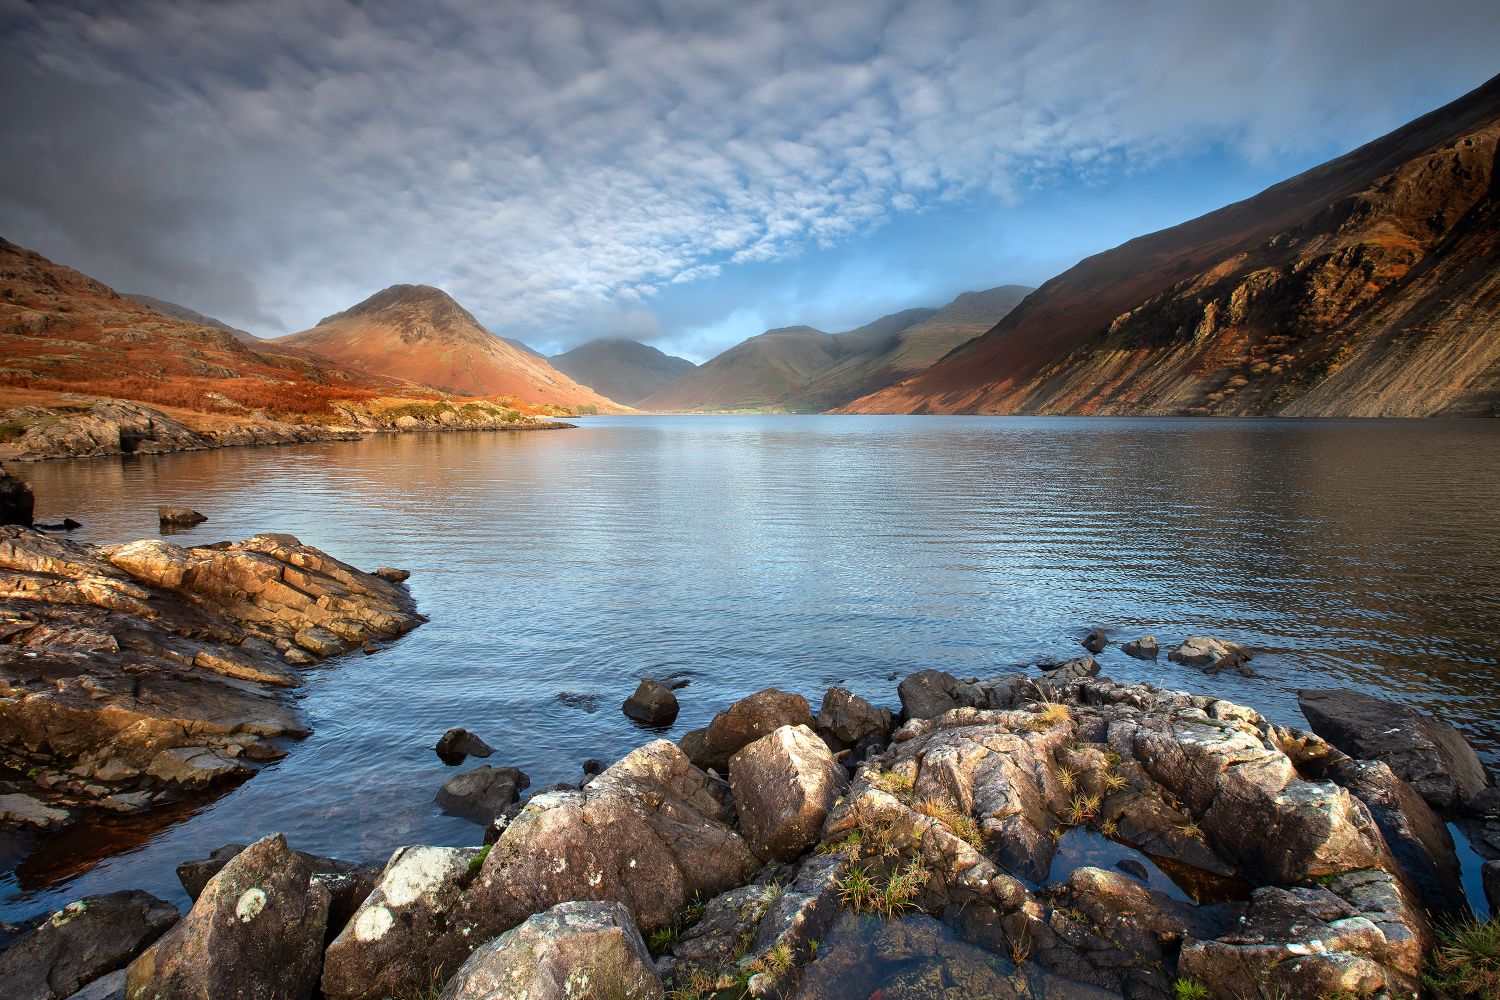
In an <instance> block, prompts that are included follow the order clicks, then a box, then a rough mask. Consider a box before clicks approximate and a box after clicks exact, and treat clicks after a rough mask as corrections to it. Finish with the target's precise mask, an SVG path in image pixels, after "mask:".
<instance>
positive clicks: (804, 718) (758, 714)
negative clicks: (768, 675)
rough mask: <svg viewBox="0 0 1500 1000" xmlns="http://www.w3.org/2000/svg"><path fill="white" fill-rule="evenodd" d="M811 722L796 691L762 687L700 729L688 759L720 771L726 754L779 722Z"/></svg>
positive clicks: (804, 704) (788, 724) (794, 724)
mask: <svg viewBox="0 0 1500 1000" xmlns="http://www.w3.org/2000/svg"><path fill="white" fill-rule="evenodd" d="M812 725H813V717H812V712H811V710H810V709H809V708H808V704H807V699H806V698H804V697H802V696H801V695H800V694H788V693H787V692H785V691H778V690H776V689H775V688H766V689H765V690H764V691H757V692H756V693H755V694H752V695H750V696H749V697H747V698H741V699H740V700H739V701H737V702H735V703H734V704H733V705H731V706H729V707H728V708H726V709H725V710H724V711H722V712H720V713H719V714H718V715H715V716H714V718H713V721H712V722H710V723H709V724H708V728H707V730H706V731H705V732H704V733H703V737H702V741H701V743H700V744H698V745H697V755H696V756H693V757H692V762H693V763H694V764H696V765H698V766H699V767H704V768H708V767H711V768H713V769H714V770H716V771H718V772H719V773H720V774H723V773H724V768H725V767H726V766H727V765H728V764H729V758H730V757H733V756H734V755H735V754H736V753H738V752H739V750H740V748H741V747H743V746H745V745H746V744H748V743H753V742H754V741H756V740H758V739H760V738H761V737H762V736H765V735H767V734H768V733H771V732H774V731H775V730H777V729H780V728H781V727H782V726H807V727H809V728H811V727H812ZM683 744H684V746H686V745H688V738H687V737H686V736H684V737H683Z"/></svg>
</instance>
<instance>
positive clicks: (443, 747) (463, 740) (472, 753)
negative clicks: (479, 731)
mask: <svg viewBox="0 0 1500 1000" xmlns="http://www.w3.org/2000/svg"><path fill="white" fill-rule="evenodd" d="M494 752H495V751H494V750H493V749H491V748H490V745H489V744H488V743H486V742H485V741H484V740H482V739H480V738H479V737H478V736H475V735H474V734H473V733H471V732H469V731H468V730H467V729H450V730H448V731H447V732H446V733H444V734H443V735H442V736H441V737H439V739H438V741H437V754H438V756H439V757H441V758H443V761H444V762H445V763H449V764H453V763H457V762H458V761H461V760H463V759H464V758H465V757H480V758H484V757H488V756H489V755H490V754H492V753H494ZM450 758H452V759H450Z"/></svg>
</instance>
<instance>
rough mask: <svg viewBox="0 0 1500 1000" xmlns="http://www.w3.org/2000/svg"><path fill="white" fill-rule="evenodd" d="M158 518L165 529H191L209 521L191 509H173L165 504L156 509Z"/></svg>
mask: <svg viewBox="0 0 1500 1000" xmlns="http://www.w3.org/2000/svg"><path fill="white" fill-rule="evenodd" d="M156 516H157V519H158V520H160V521H161V523H162V525H163V527H169V528H191V527H192V526H193V525H195V524H202V523H203V522H204V521H207V520H208V518H207V517H204V516H203V515H202V514H200V513H198V512H197V511H196V510H194V509H193V508H191V507H171V506H167V505H165V504H164V505H162V506H160V507H158V508H156Z"/></svg>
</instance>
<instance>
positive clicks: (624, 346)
mask: <svg viewBox="0 0 1500 1000" xmlns="http://www.w3.org/2000/svg"><path fill="white" fill-rule="evenodd" d="M547 360H548V361H549V362H550V363H551V364H552V367H554V368H556V369H557V370H558V371H560V372H562V373H563V374H564V375H567V376H568V377H569V378H571V379H573V380H574V381H576V382H578V383H579V384H580V385H586V386H589V387H590V388H592V389H594V390H595V391H596V392H599V393H601V394H603V395H605V396H608V397H609V398H610V399H613V400H615V401H616V402H619V403H623V404H625V405H626V406H633V405H634V404H636V403H638V402H640V401H641V400H642V399H644V398H645V397H647V396H649V395H651V394H652V393H653V392H656V391H658V390H660V389H662V388H664V387H666V386H667V385H669V384H670V383H672V382H673V381H674V380H676V379H677V378H679V377H681V376H682V375H684V374H686V373H687V372H690V371H692V370H693V369H695V368H697V367H698V366H697V365H695V364H693V363H692V362H691V361H689V360H687V359H686V358H679V357H676V356H675V355H671V354H667V353H665V352H663V351H660V350H658V349H657V348H655V347H652V346H651V345H649V344H643V343H641V342H640V341H637V340H630V339H628V338H625V337H597V338H595V339H593V340H590V341H587V342H586V343H583V344H579V345H578V346H577V347H574V348H573V349H571V350H568V351H564V352H563V353H561V354H555V355H553V356H552V357H550V358H548V359H547Z"/></svg>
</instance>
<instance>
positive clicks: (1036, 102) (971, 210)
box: [0, 0, 1500, 361]
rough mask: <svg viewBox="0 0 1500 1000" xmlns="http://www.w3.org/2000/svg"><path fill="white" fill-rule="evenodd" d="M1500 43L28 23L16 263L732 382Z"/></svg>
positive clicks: (717, 9) (446, 22)
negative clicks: (387, 301) (642, 345)
mask: <svg viewBox="0 0 1500 1000" xmlns="http://www.w3.org/2000/svg"><path fill="white" fill-rule="evenodd" d="M1497 38H1500V4H1497V3H1494V2H1492V0H1474V2H1468V0H1429V2H1426V3H1424V4H1422V5H1421V6H1420V9H1419V8H1417V7H1416V6H1414V5H1412V4H1411V3H1410V2H1409V0H1401V2H1392V0H1359V2H1351V0H1319V2H1315V3H1309V2H1307V0H1260V2H1257V3H1254V4H1247V3H1244V2H1242V0H1233V2H1227V0H1182V2H1171V3H1169V2H1162V0H1133V2H1130V3H1120V2H1118V0H1066V2H1042V0H1030V2H1011V0H993V2H987V3H958V2H947V0H820V2H818V3H806V2H801V0H791V2H756V0H732V2H723V3H716V2H698V0H639V2H637V0H609V2H598V3H593V2H587V3H586V2H574V0H555V2H548V0H529V2H520V3H517V2H511V0H425V2H421V3H413V2H409V0H367V2H360V3H356V2H349V0H297V2H292V0H255V2H237V0H217V2H213V3H209V2H188V0H181V2H167V0H120V2H104V0H101V2H94V3H71V4H69V3H52V2H48V3H31V2H24V0H0V94H3V95H4V96H3V100H0V236H4V237H5V238H7V239H10V240H12V241H14V242H17V243H20V244H21V245H23V246H27V247H29V248H31V249H34V250H37V251H39V252H41V253H43V254H45V255H47V256H48V257H50V258H52V259H53V260H56V261H58V262H60V263H65V264H68V265H71V266H73V267H76V268H78V269H79V270H82V271H84V272H85V273H88V274H90V275H92V276H94V277H96V278H99V279H100V280H102V281H105V282H106V283H108V284H110V285H112V286H114V287H115V288H117V289H119V290H121V291H127V292H141V293H145V294H149V295H154V296H157V297H160V298H164V299H169V300H171V301H174V302H178V303H181V304H183V305H186V306H189V307H191V308H193V309H196V310H198V311H200V312H203V313H206V314H209V315H212V316H215V317H218V318H219V319H222V320H224V321H226V322H228V323H231V324H232V325H234V326H238V327H242V328H244V329H247V330H250V331H251V332H253V333H256V334H259V335H261V336H279V335H282V334H285V333H291V332H295V331H298V330H302V329H306V328H308V327H310V326H312V325H314V324H315V323H316V322H317V321H318V320H319V319H321V318H322V317H324V316H327V315H329V314H331V313H334V312H338V311H340V310H342V309H345V308H347V307H348V306H350V305H353V304H354V303H355V302H357V301H359V300H361V299H363V298H365V297H367V296H368V295H370V294H373V293H374V292H376V291H378V290H379V289H381V288H383V287H385V286H387V285H390V284H394V283H398V282H411V283H423V284H432V285H437V286H438V287H441V288H443V289H445V290H446V291H448V292H449V293H450V294H452V295H453V296H454V297H455V298H456V299H457V300H458V301H459V302H460V303H462V304H463V305H464V306H466V307H467V308H468V309H469V310H470V311H471V312H472V313H474V314H475V316H476V317H477V318H478V319H479V320H480V321H481V322H482V323H484V324H485V325H486V326H487V327H488V328H489V329H491V330H492V331H494V332H495V333H497V334H501V335H504V336H513V337H518V338H520V339H523V340H525V341H527V342H528V343H530V344H532V345H533V346H535V347H537V348H539V349H541V350H543V351H545V352H547V353H555V352H558V351H561V350H565V349H567V348H568V347H570V346H573V345H576V344H578V343H581V342H583V341H586V340H589V339H592V338H594V337H598V336H624V337H632V338H635V339H639V340H642V341H645V342H648V343H652V344H654V345H655V346H657V347H660V348H661V349H663V350H666V351H668V352H669V353H674V354H680V355H683V356H685V357H688V358H690V359H692V360H695V361H703V360H706V359H707V358H708V357H711V356H712V355H713V354H715V353H717V352H719V351H721V350H724V349H726V348H728V347H730V346H732V345H733V344H735V343H737V342H739V341H740V340H742V339H744V338H745V337H748V336H752V335H754V334H757V333H760V332H761V331H763V330H766V329H770V328H774V327H778V326H788V325H795V324H808V325H811V326H816V327H818V328H820V329H824V330H828V331H830V332H834V331H839V330H845V329H851V328H854V327H857V326H859V325H862V324H863V323H866V322H869V321H870V320H872V319H874V318H876V317H878V316H880V315H883V314H885V313H889V312H893V311H896V310H899V309H903V308H908V307H911V306H917V305H925V306H940V305H942V304H943V303H945V302H947V301H948V300H950V299H952V298H953V297H954V296H955V295H956V294H958V293H959V292H961V291H965V290H969V289H979V288H988V287H993V286H995V285H1002V284H1029V285H1036V284H1040V283H1041V282H1043V281H1045V280H1047V279H1048V278H1050V277H1052V276H1053V275H1055V274H1058V273H1060V272H1061V271H1063V270H1065V269H1066V268H1067V267H1068V266H1070V265H1071V264H1073V263H1075V262H1076V261H1078V260H1079V259H1081V258H1082V257H1085V256H1088V255H1090V254H1093V253H1097V252H1099V251H1101V250H1105V249H1108V248H1109V247H1111V246H1115V245H1117V244H1119V243H1121V242H1123V241H1125V240H1127V239H1129V238H1131V237H1133V236H1137V235H1140V234H1142V233H1145V232H1150V231H1153V230H1156V229H1160V228H1163V227H1166V226H1170V225H1173V224H1176V223H1178V222H1182V221H1185V220H1187V219H1189V218H1192V217H1194V216H1196V215H1199V214H1202V213H1203V212H1206V211H1210V210H1212V209H1214V208H1217V207H1219V206H1220V205H1223V204H1226V203H1228V202H1230V201H1235V200H1238V199H1240V198H1244V197H1247V196H1249V195H1251V194H1254V193H1255V192H1256V191H1258V190H1261V189H1263V188H1264V187H1267V186H1269V185H1270V184H1272V183H1275V182H1276V181H1278V180H1281V179H1283V178H1285V177H1287V176H1291V175H1293V174H1295V173H1298V172H1300V171H1301V170H1304V169H1306V168H1308V167H1310V166H1313V165H1316V164H1317V163H1319V162H1322V161H1324V160H1326V159H1329V158H1331V157H1333V156H1336V155H1338V154H1340V153H1342V152H1345V151H1347V150H1349V149H1351V148H1353V147H1355V146H1357V145H1359V144H1361V143H1363V142H1366V141H1368V140H1370V139H1373V138H1375V137H1377V136H1379V135H1382V134H1384V133H1385V132H1387V131H1390V130H1391V129H1393V128H1395V127H1397V126H1399V125H1401V124H1403V123H1405V122H1406V121H1409V120H1410V119H1412V118H1414V117H1417V116H1418V115H1420V114H1422V113H1424V112H1426V111H1429V110H1432V109H1434V108H1436V107H1438V106H1440V105H1442V104H1444V103H1446V102H1447V101H1450V100H1452V99H1454V98H1456V97H1459V96H1461V95H1462V94H1463V93H1465V92H1467V91H1468V90H1470V89H1472V88H1474V87H1476V86H1478V85H1479V84H1481V83H1483V82H1484V81H1485V80H1486V79H1488V78H1489V77H1490V76H1491V75H1493V74H1495V73H1496V72H1500V59H1497V58H1496V47H1495V40H1496V39H1497Z"/></svg>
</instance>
